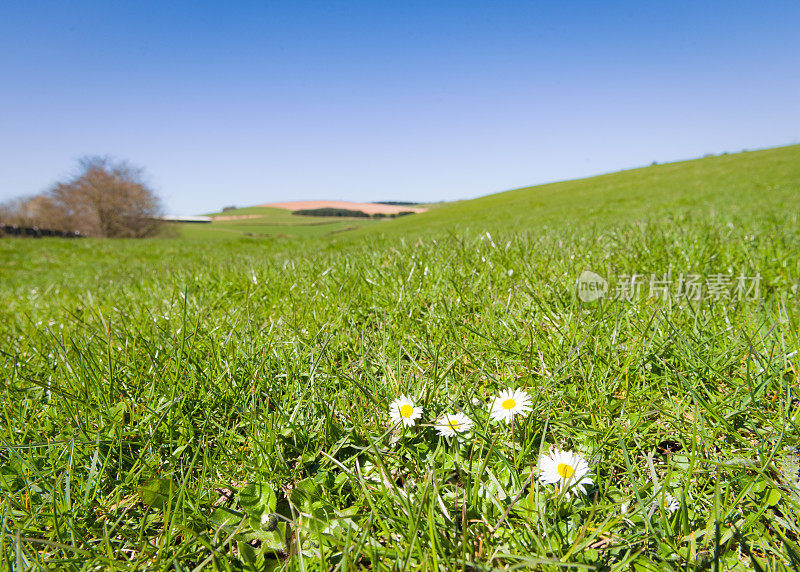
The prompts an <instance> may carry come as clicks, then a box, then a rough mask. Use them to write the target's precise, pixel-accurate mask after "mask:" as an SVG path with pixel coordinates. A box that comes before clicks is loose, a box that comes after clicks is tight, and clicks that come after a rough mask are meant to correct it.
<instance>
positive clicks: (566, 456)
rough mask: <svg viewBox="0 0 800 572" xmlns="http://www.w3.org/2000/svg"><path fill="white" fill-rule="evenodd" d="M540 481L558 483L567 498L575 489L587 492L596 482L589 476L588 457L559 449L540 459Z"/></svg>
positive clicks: (549, 483)
mask: <svg viewBox="0 0 800 572" xmlns="http://www.w3.org/2000/svg"><path fill="white" fill-rule="evenodd" d="M539 481H541V482H542V483H544V484H546V485H552V484H556V485H557V486H558V489H559V491H562V492H563V493H564V496H565V497H567V498H569V497H570V493H572V492H574V491H577V492H580V493H582V494H586V487H587V486H589V485H592V484H594V481H592V479H591V478H589V464H588V463H587V462H586V459H584V458H583V457H581V456H580V455H578V454H577V453H572V452H570V451H560V450H558V449H553V450H552V451H551V452H550V454H548V455H544V456H542V458H541V459H539Z"/></svg>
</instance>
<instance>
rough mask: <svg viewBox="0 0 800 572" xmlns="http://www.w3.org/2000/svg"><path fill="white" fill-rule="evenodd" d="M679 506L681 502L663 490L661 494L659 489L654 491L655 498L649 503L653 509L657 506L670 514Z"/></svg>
mask: <svg viewBox="0 0 800 572" xmlns="http://www.w3.org/2000/svg"><path fill="white" fill-rule="evenodd" d="M680 506H681V503H680V501H679V500H678V499H676V498H675V497H674V496H672V495H671V494H669V493H667V492H665V493H664V494H663V495H662V494H661V491H660V490H657V491H656V498H655V499H653V502H652V503H650V507H651V508H652V509H653V510H654V511H655V510H657V509H658V508H662V509H664V512H666V513H667V514H672V513H673V512H675V511H676V510H678V508H679V507H680Z"/></svg>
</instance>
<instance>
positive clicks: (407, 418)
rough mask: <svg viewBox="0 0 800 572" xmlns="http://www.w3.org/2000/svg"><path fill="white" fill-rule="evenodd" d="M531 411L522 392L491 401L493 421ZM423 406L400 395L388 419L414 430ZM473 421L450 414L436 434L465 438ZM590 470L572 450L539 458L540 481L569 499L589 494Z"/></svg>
mask: <svg viewBox="0 0 800 572" xmlns="http://www.w3.org/2000/svg"><path fill="white" fill-rule="evenodd" d="M529 411H531V398H530V396H529V395H528V394H527V393H525V392H524V391H522V390H519V389H506V390H504V391H501V392H500V393H499V394H498V395H497V397H495V398H494V399H493V400H492V405H491V410H490V414H489V416H490V418H491V419H492V420H493V421H495V422H504V423H506V424H508V423H511V422H512V421H513V420H514V417H516V416H517V415H519V416H525V415H526V414H527V413H528V412H529ZM422 413H423V410H422V407H420V406H418V405H416V404H415V403H414V400H413V399H411V398H410V397H408V396H406V395H401V396H400V397H398V398H397V399H395V400H394V401H393V402H392V403H391V404H390V405H389V417H390V418H391V420H392V424H393V425H395V426H399V425H402V426H404V427H413V426H414V425H415V424H416V422H417V420H419V419H421V418H422ZM473 424H474V422H473V420H472V419H470V418H469V417H467V416H466V415H465V414H463V413H447V414H444V415H442V416H441V417H439V418H438V419H436V421H435V422H434V427H435V428H436V432H437V433H438V434H439V435H440V436H442V437H445V438H447V439H451V438H454V437H466V436H467V435H468V434H469V432H470V429H471V428H472V426H473ZM590 472H591V469H590V468H589V464H588V462H587V461H586V459H584V458H583V457H582V456H581V455H579V454H577V453H573V452H570V451H561V450H559V449H553V450H552V451H550V452H549V453H548V454H546V455H542V457H541V458H540V459H539V481H540V482H541V483H543V484H547V485H555V486H556V488H557V490H558V491H559V492H563V494H564V496H565V497H566V498H569V497H570V495H571V494H572V493H574V492H580V493H582V494H584V493H586V488H587V487H589V486H591V485H593V484H594V481H592V479H591V478H590V476H589V473H590Z"/></svg>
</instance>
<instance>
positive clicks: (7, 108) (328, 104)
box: [0, 0, 800, 214]
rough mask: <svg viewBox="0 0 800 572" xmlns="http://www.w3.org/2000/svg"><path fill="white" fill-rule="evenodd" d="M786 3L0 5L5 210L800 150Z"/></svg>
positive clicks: (461, 180) (426, 183)
mask: <svg viewBox="0 0 800 572" xmlns="http://www.w3.org/2000/svg"><path fill="white" fill-rule="evenodd" d="M799 24H800V3H798V2H765V3H759V4H756V3H754V2H753V3H744V2H680V1H677V2H675V1H674V2H630V3H601V2H572V3H562V2H502V1H497V2H469V1H459V2H431V1H426V2H416V1H403V2H379V1H371V2H357V1H350V2H295V1H292V2H245V1H241V2H231V3H225V2H202V1H197V0H195V1H192V2H149V1H136V2H134V1H130V2H113V1H109V0H105V1H102V2H81V1H72V2H63V1H53V2H48V1H37V2H31V1H17V0H4V1H3V2H2V3H0V85H1V87H0V201H3V200H6V199H10V198H13V197H17V196H24V195H30V194H35V193H38V192H41V191H43V190H45V189H47V188H48V186H50V185H51V184H52V183H54V182H56V181H58V180H59V179H63V178H64V177H67V176H69V175H70V174H72V173H74V171H75V168H76V165H77V159H78V158H80V157H82V156H85V155H111V156H114V157H117V158H119V159H124V160H127V161H130V162H131V163H134V164H136V165H139V166H141V167H144V168H145V170H146V171H147V173H148V175H149V182H150V184H151V186H152V187H153V188H154V189H155V190H156V191H157V192H158V194H159V195H160V196H161V198H162V200H163V202H164V205H165V210H166V211H167V212H170V213H178V214H197V213H203V212H214V211H218V210H220V209H221V208H222V207H223V206H226V205H238V206H248V205H253V204H261V203H265V202H273V201H283V200H300V199H315V198H330V199H344V200H411V201H433V200H453V199H459V198H472V197H476V196H480V195H485V194H489V193H493V192H498V191H502V190H506V189H510V188H516V187H521V186H527V185H531V184H538V183H544V182H549V181H554V180H562V179H571V178H577V177H583V176H588V175H593V174H598V173H603V172H608V171H615V170H619V169H624V168H630V167H636V166H641V165H646V164H649V163H651V162H653V161H659V162H667V161H674V160H679V159H685V158H693V157H698V156H702V155H704V154H707V153H721V152H724V151H728V152H735V151H740V150H742V149H756V148H762V147H771V146H778V145H787V144H791V143H797V142H800V73H798V66H797V55H798V54H800V34H798V33H797V29H798V25H799Z"/></svg>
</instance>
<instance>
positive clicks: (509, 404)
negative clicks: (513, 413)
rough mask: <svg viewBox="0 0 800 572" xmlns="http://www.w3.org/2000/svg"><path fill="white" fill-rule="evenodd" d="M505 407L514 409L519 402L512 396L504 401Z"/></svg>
mask: <svg viewBox="0 0 800 572" xmlns="http://www.w3.org/2000/svg"><path fill="white" fill-rule="evenodd" d="M502 406H503V409H514V408H515V407H516V406H517V402H516V401H514V400H513V399H511V398H508V399H506V400H505V401H504V402H503V403H502Z"/></svg>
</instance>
